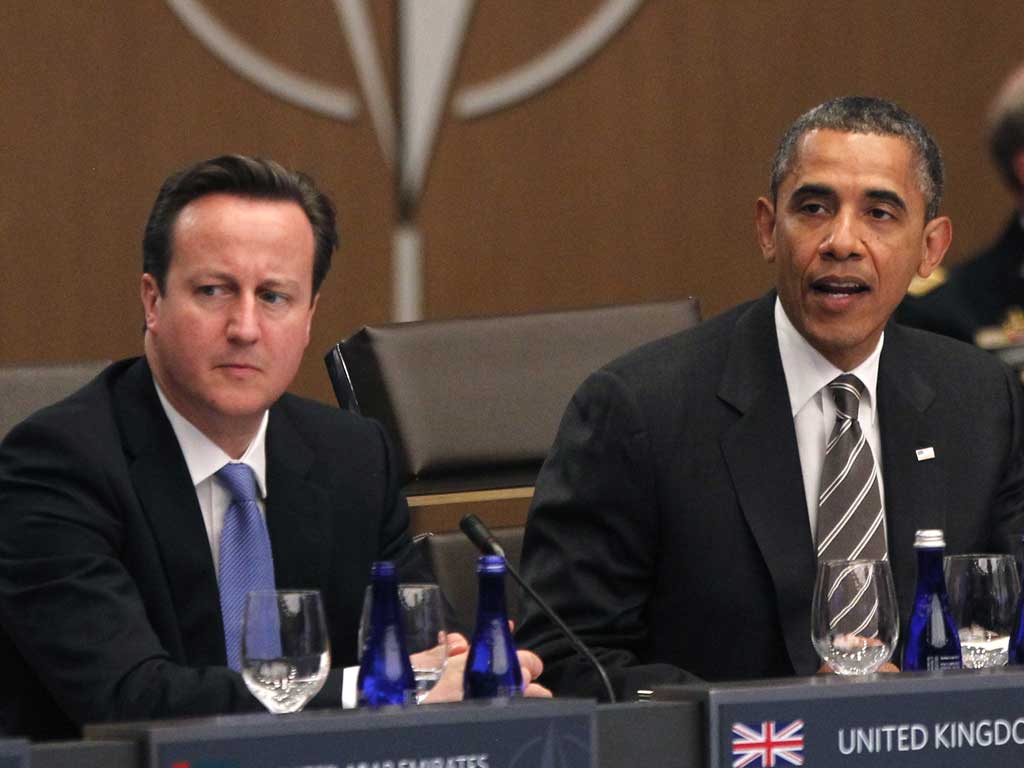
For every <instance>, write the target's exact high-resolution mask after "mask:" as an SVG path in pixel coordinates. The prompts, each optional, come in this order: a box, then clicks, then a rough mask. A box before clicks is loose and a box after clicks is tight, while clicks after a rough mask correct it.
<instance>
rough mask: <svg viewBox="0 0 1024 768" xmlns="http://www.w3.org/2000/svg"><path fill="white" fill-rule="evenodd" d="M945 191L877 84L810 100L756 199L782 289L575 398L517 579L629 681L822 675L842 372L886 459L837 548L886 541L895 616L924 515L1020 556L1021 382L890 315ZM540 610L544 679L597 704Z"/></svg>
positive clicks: (929, 266)
mask: <svg viewBox="0 0 1024 768" xmlns="http://www.w3.org/2000/svg"><path fill="white" fill-rule="evenodd" d="M941 192H942V165H941V160H940V157H939V152H938V148H937V147H936V146H935V144H934V142H933V141H932V139H931V137H930V136H929V135H928V134H927V132H926V131H925V129H924V128H923V126H921V125H920V123H918V121H917V120H915V119H914V118H913V117H911V116H910V115H908V114H907V113H905V112H904V111H903V110H901V109H899V108H898V107H896V106H895V105H893V104H890V103H888V102H885V101H881V100H877V99H866V98H843V99H837V100H834V101H831V102H827V103H825V104H823V105H820V106H819V107H816V108H815V109H813V110H811V111H810V112H808V113H806V114H805V115H803V116H802V117H801V118H800V119H798V120H797V121H796V123H794V125H793V126H792V127H791V128H790V129H789V131H788V132H787V134H786V136H785V137H784V139H783V141H782V143H781V145H780V147H779V150H778V152H777V154H776V158H775V162H774V167H773V171H772V180H771V187H770V193H769V195H768V196H767V197H763V198H761V199H760V200H758V202H757V212H756V224H757V234H758V240H759V243H760V246H761V250H762V253H763V255H764V257H765V259H766V260H767V261H768V262H770V263H772V264H774V265H775V268H776V274H777V279H776V290H775V291H773V292H771V293H770V294H769V295H768V296H765V297H763V298H761V299H759V300H757V301H754V302H751V303H749V304H744V305H742V306H740V307H737V308H735V309H732V310H730V311H728V312H726V313H724V314H722V315H720V316H718V317H715V318H713V319H710V320H708V321H706V322H704V323H703V324H702V325H700V326H698V327H696V328H694V329H691V330H688V331H684V332H682V333H680V334H678V335H675V336H671V337H668V338H666V339H662V340H660V341H656V342H654V343H652V344H649V345H647V346H644V347H641V348H640V349H638V350H635V351H634V352H632V353H630V354H628V355H626V356H625V357H623V358H620V359H619V360H617V361H615V362H613V363H611V364H609V365H608V366H606V367H605V368H603V369H601V370H599V371H598V372H596V373H595V374H593V375H592V376H591V377H589V378H588V379H587V381H586V382H584V384H583V385H582V386H581V387H580V389H579V390H578V391H577V392H576V394H575V395H574V397H573V399H572V401H571V402H570V404H569V406H568V409H567V411H566V413H565V416H564V417H563V420H562V424H561V427H560V429H559V433H558V436H557V437H556V439H555V443H554V446H553V448H552V450H551V453H550V454H549V456H548V459H547V461H546V462H545V464H544V467H543V469H542V470H541V473H540V476H539V477H538V481H537V486H536V492H535V496H534V502H533V506H532V509H531V512H530V518H529V522H528V524H527V529H526V537H525V541H524V547H523V571H524V575H525V577H526V578H527V579H528V580H530V581H531V582H532V583H533V585H534V586H535V587H536V588H537V589H538V591H539V592H540V593H541V594H542V595H544V596H545V597H547V598H548V599H549V600H550V602H551V603H552V604H553V607H554V608H555V609H556V610H557V611H558V612H560V613H561V615H562V616H563V617H564V618H565V619H566V620H567V622H568V623H569V624H570V625H571V626H573V628H574V629H576V630H577V631H578V632H579V633H580V635H582V637H583V640H584V641H585V642H587V643H588V644H589V645H590V646H591V647H592V648H594V649H595V651H596V653H597V655H598V656H599V657H600V658H601V659H602V661H603V662H604V664H605V665H606V666H607V667H608V669H609V675H610V677H611V679H612V682H613V685H614V686H615V687H616V688H617V689H618V692H619V694H620V695H622V696H625V697H628V698H632V696H633V695H634V694H635V692H636V691H637V690H638V689H641V688H649V687H651V686H654V685H657V684H659V683H669V682H682V681H685V680H688V679H692V676H694V675H696V676H698V677H700V678H703V679H708V680H726V679H736V678H756V677H774V676H784V675H792V674H794V673H796V674H804V675H806V674H811V673H813V672H815V671H816V670H817V669H818V668H819V666H820V661H819V659H818V657H817V655H816V653H815V650H814V648H813V646H812V644H811V637H810V614H811V597H812V591H813V586H814V580H815V572H816V562H817V557H818V554H819V552H818V551H816V547H817V549H819V550H821V551H823V552H824V551H826V548H827V547H828V546H831V545H830V544H829V543H828V542H830V541H836V540H835V539H833V538H832V537H831V535H830V534H829V533H825V535H823V532H831V531H832V528H831V527H829V526H833V525H835V526H836V527H837V528H836V529H837V530H839V531H842V530H843V526H845V525H847V524H848V523H847V521H846V519H845V518H841V517H840V518H839V522H838V523H836V522H835V520H836V518H835V517H833V518H832V520H828V519H827V515H826V509H827V507H826V504H825V502H821V503H820V504H819V499H820V498H828V496H827V494H826V493H825V492H824V491H823V489H822V488H821V486H820V485H819V484H820V483H822V481H823V479H824V474H825V466H826V465H827V462H828V460H829V459H828V456H827V455H826V452H827V450H831V449H832V445H833V444H834V441H833V442H831V443H828V444H827V442H826V441H827V439H828V438H829V436H830V434H831V435H834V433H833V432H831V430H832V429H833V425H834V426H835V428H837V429H838V428H839V427H840V425H841V424H846V425H847V426H848V425H849V423H850V422H849V416H848V415H845V416H844V420H841V419H840V418H839V417H840V415H841V414H840V413H839V410H840V409H841V406H839V404H838V403H839V401H838V399H837V400H835V401H833V400H832V396H831V394H832V393H831V389H830V387H829V384H830V383H832V382H834V381H836V380H837V379H839V380H840V381H845V382H848V381H850V379H849V378H848V377H847V376H844V374H851V375H853V376H856V377H857V381H858V382H859V384H858V389H859V391H860V393H861V394H860V404H859V405H860V412H859V415H857V414H856V413H854V415H853V421H855V422H857V423H858V428H859V429H861V430H862V434H863V436H864V439H863V441H862V443H863V444H862V446H861V451H862V454H863V455H864V456H865V457H868V459H869V461H868V466H869V467H870V468H871V471H870V472H869V473H866V474H865V475H864V478H865V480H864V484H863V488H862V490H861V492H860V494H859V495H857V496H851V497H850V498H851V499H852V501H851V502H850V504H849V509H850V511H851V514H852V517H850V518H849V521H858V524H859V525H863V526H864V527H863V531H864V533H863V535H862V536H861V535H860V534H859V531H858V536H857V537H856V539H855V542H854V543H853V544H851V545H850V549H849V550H847V551H845V552H844V553H843V554H842V558H843V559H847V558H849V557H855V556H865V555H867V554H869V553H873V555H874V556H885V553H886V552H887V553H888V557H889V558H890V559H891V561H892V564H893V569H894V574H895V582H896V588H897V593H898V598H899V603H900V606H901V608H902V612H903V616H902V617H901V618H902V621H903V622H904V623H903V626H906V624H905V621H906V618H907V611H908V608H909V606H910V603H911V600H912V597H913V591H914V584H915V565H914V557H913V549H912V546H913V538H914V532H915V530H917V529H920V528H941V529H943V530H944V531H945V533H946V541H947V544H948V549H949V550H950V551H953V552H957V551H961V552H962V551H989V550H992V549H1001V550H1005V549H1007V547H1008V545H1009V537H1010V536H1011V535H1013V534H1014V533H1016V532H1019V531H1020V530H1021V528H1022V526H1024V469H1022V465H1021V438H1022V418H1024V415H1022V410H1021V402H1020V396H1019V393H1018V389H1017V386H1016V385H1015V383H1014V381H1013V379H1012V378H1011V376H1010V375H1009V373H1008V372H1007V371H1006V370H1005V369H1004V368H1003V367H1002V366H1001V365H1000V364H999V363H998V362H997V361H996V360H994V359H993V358H991V357H989V356H988V355H986V354H984V353H982V352H980V351H978V350H976V349H973V348H971V347H969V346H967V345H964V344H961V343H959V342H955V341H953V340H950V339H946V338H942V337H939V336H935V335H932V334H928V333H925V332H921V331H916V330H910V329H905V328H902V327H899V326H896V325H893V324H891V323H889V322H888V321H889V317H890V315H891V314H892V312H893V310H894V308H895V307H896V305H897V304H898V303H899V301H900V299H901V298H902V296H903V294H904V292H905V290H906V287H907V284H908V283H909V282H910V280H911V277H912V276H913V275H914V274H918V275H927V274H928V273H929V272H930V271H931V270H933V269H934V268H935V267H936V266H937V265H938V264H939V262H940V261H941V259H942V257H943V255H944V253H945V252H946V249H947V247H948V245H949V241H950V237H951V226H950V222H949V220H948V219H947V218H946V217H944V216H940V215H938V207H939V201H940V198H941ZM840 377H841V378H840ZM827 446H828V447H827ZM868 446H870V456H869V455H868V453H867V447H868ZM875 458H877V462H872V461H871V460H872V459H875ZM879 470H880V474H879ZM851 474H852V473H851ZM819 492H821V494H820V496H819ZM872 499H873V500H874V501H873V502H872V503H869V502H870V501H871V500H872ZM872 504H873V507H872ZM865 513H867V516H865ZM829 514H834V513H829ZM822 559H826V558H824V557H823V558H822ZM525 608H526V616H525V618H524V620H523V622H522V625H521V628H520V633H519V639H520V641H521V644H523V645H525V646H527V647H529V648H532V649H533V650H536V651H537V652H538V653H539V654H540V655H541V657H542V658H543V659H544V663H545V666H546V670H547V671H546V673H545V677H544V678H543V679H544V680H545V682H546V683H547V684H548V685H549V686H550V687H552V688H553V689H554V690H555V691H556V693H570V692H575V693H583V694H591V695H599V693H600V688H599V686H598V683H597V678H596V675H595V674H594V673H593V672H592V671H591V670H590V669H589V668H588V667H587V665H586V664H585V663H584V662H583V661H582V660H580V659H578V658H577V657H575V656H574V655H573V654H572V651H571V649H569V648H568V646H567V644H566V643H565V642H564V641H563V640H562V639H561V638H560V637H559V635H558V633H557V632H556V631H555V630H554V629H553V628H552V627H551V626H550V624H549V623H548V622H547V620H546V619H545V618H544V617H543V616H542V615H541V614H540V613H539V612H537V611H536V610H535V609H533V608H532V607H531V606H530V605H529V604H527V605H526V606H525Z"/></svg>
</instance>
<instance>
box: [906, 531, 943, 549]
mask: <svg viewBox="0 0 1024 768" xmlns="http://www.w3.org/2000/svg"><path fill="white" fill-rule="evenodd" d="M945 546H946V537H945V536H943V534H942V530H941V529H939V528H925V529H922V530H920V531H918V532H917V533H915V534H914V548H915V549H939V548H941V547H945Z"/></svg>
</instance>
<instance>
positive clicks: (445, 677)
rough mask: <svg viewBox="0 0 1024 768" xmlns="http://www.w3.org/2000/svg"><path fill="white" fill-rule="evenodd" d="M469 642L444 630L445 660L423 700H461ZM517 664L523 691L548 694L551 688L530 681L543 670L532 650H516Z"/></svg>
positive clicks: (537, 695) (433, 702)
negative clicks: (438, 675)
mask: <svg viewBox="0 0 1024 768" xmlns="http://www.w3.org/2000/svg"><path fill="white" fill-rule="evenodd" d="M468 651H469V642H468V641H467V640H466V638H465V637H463V636H462V635H460V634H459V633H458V632H451V633H449V634H448V664H447V665H446V666H445V668H444V672H443V673H441V679H440V680H438V681H437V685H435V686H434V687H433V689H431V691H430V693H428V694H427V696H426V698H425V699H424V700H423V703H424V704H435V703H438V702H446V701H462V675H463V673H464V672H465V670H466V658H467V656H468ZM518 656H519V667H520V669H521V670H522V673H523V695H524V696H529V697H531V698H551V691H549V690H548V689H547V688H545V687H544V686H543V685H540V684H539V683H535V682H533V681H534V680H536V679H537V678H538V677H540V673H541V672H542V671H544V664H543V662H542V661H541V660H540V657H539V656H538V655H537V654H535V653H533V652H532V651H519V652H518Z"/></svg>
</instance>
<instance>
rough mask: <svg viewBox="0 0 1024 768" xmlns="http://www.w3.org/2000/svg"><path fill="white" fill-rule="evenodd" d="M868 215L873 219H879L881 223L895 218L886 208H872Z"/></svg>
mask: <svg viewBox="0 0 1024 768" xmlns="http://www.w3.org/2000/svg"><path fill="white" fill-rule="evenodd" d="M868 215H869V216H871V218H872V219H878V220H879V221H885V220H887V219H891V218H893V215H892V213H891V212H890V211H887V210H885V209H884V208H872V209H871V210H870V211H869V212H868Z"/></svg>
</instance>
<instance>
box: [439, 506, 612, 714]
mask: <svg viewBox="0 0 1024 768" xmlns="http://www.w3.org/2000/svg"><path fill="white" fill-rule="evenodd" d="M459 528H461V529H462V532H463V533H464V534H466V537H467V538H468V539H469V540H470V541H471V542H473V544H474V546H476V548H477V549H478V550H480V552H482V553H483V554H485V555H497V556H498V557H501V558H502V559H504V560H505V570H507V571H508V573H509V575H510V576H511V577H512V578H513V579H515V580H516V583H518V584H519V586H520V587H522V588H523V591H524V592H526V594H528V595H529V596H530V598H531V599H532V600H533V602H534V603H536V604H537V607H538V608H540V609H541V611H543V612H544V615H545V616H547V617H548V618H549V619H551V621H552V622H553V623H554V625H555V626H556V627H558V629H559V630H560V631H561V632H562V634H563V635H564V636H565V638H566V639H567V640H568V641H569V644H570V645H572V647H573V649H574V650H575V651H576V652H577V653H578V654H580V655H581V656H582V657H583V658H585V659H586V660H587V661H588V662H589V663H590V665H591V666H592V667H593V668H594V669H596V670H597V674H598V675H599V676H600V677H601V682H602V683H603V685H604V690H605V693H607V694H608V701H609V702H610V703H612V704H614V703H615V702H616V698H615V691H614V690H613V689H612V684H611V681H610V680H609V679H608V673H607V672H605V670H604V667H603V666H601V662H600V661H598V660H597V657H596V656H594V654H593V653H592V652H591V650H590V649H589V648H587V646H586V645H585V644H584V643H583V641H582V640H580V639H579V637H578V636H577V635H576V633H575V632H573V631H572V630H571V629H570V628H569V625H568V624H566V623H565V622H564V621H562V619H561V617H560V616H559V615H558V614H557V613H555V612H554V610H552V608H551V606H549V605H548V604H547V603H546V602H544V600H543V599H542V598H541V596H540V595H538V594H537V592H536V591H535V590H534V589H533V587H531V586H530V585H529V584H527V583H526V582H525V581H524V580H523V577H522V576H520V575H519V571H517V570H516V569H515V568H513V567H512V564H511V563H510V562H509V561H508V558H507V557H506V556H505V550H504V549H503V548H502V546H501V544H499V543H498V540H497V539H495V538H494V534H493V533H491V531H490V529H489V528H488V527H487V526H486V525H484V523H483V521H482V520H481V519H480V518H479V517H477V516H476V515H474V514H469V515H466V516H465V517H463V518H462V520H460V521H459Z"/></svg>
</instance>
